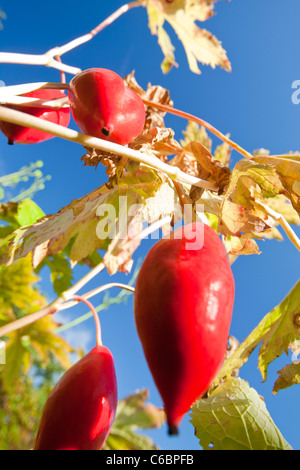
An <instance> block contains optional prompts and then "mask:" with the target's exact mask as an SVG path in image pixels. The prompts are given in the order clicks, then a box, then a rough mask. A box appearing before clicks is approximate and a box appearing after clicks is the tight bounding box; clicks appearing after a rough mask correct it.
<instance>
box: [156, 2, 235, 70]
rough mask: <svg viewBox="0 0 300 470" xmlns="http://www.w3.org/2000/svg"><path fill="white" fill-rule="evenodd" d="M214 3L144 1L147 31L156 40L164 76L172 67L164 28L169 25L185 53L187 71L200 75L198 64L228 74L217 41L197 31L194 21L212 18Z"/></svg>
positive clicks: (169, 41)
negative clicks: (218, 69) (161, 55)
mask: <svg viewBox="0 0 300 470" xmlns="http://www.w3.org/2000/svg"><path fill="white" fill-rule="evenodd" d="M213 9H214V0H198V1H197V2H194V1H192V0H173V1H168V2H165V1H163V0H147V12H148V18H149V28H150V31H151V33H152V34H155V35H157V36H158V42H159V45H160V46H161V48H162V52H163V54H164V56H165V59H164V61H163V64H162V69H163V71H164V72H167V71H169V70H170V68H171V67H172V66H173V65H176V64H175V57H174V46H173V45H172V43H171V40H170V37H169V35H168V34H167V32H166V31H165V29H164V28H163V25H164V23H165V21H166V22H168V23H169V24H170V25H171V26H172V28H173V29H174V31H175V32H176V34H177V36H178V38H179V40H180V41H181V42H182V45H183V47H184V49H185V52H186V56H187V59H188V63H189V67H190V69H191V71H192V72H194V73H197V74H199V73H201V72H200V70H199V67H198V62H201V63H202V64H205V65H210V66H211V67H212V68H215V67H216V66H220V67H222V68H224V69H225V70H227V71H231V65H230V62H229V60H228V58H227V55H226V52H225V50H224V49H223V47H222V45H221V43H220V41H218V40H217V38H216V37H215V36H213V34H211V33H210V32H208V31H207V30H205V29H202V28H199V26H198V25H197V24H196V21H201V22H203V21H206V20H207V19H208V18H210V17H211V16H212V15H213Z"/></svg>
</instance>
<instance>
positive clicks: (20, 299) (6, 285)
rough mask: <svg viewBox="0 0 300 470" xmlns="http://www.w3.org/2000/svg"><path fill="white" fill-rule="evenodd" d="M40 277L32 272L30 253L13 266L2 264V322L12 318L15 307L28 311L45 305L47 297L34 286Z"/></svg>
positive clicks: (0, 271) (0, 297)
mask: <svg viewBox="0 0 300 470" xmlns="http://www.w3.org/2000/svg"><path fill="white" fill-rule="evenodd" d="M37 281H38V277H37V276H36V275H35V274H34V273H33V272H32V265H31V257H30V255H29V256H27V257H26V258H24V259H21V260H19V261H18V263H16V264H14V265H13V266H9V267H7V266H0V312H1V313H0V322H1V321H4V323H5V318H6V316H7V319H9V318H10V319H12V318H13V317H12V316H11V312H12V311H14V309H15V308H17V309H19V310H22V311H24V312H28V311H29V310H32V309H34V308H36V309H37V310H38V309H39V308H42V306H44V305H45V299H44V297H43V296H41V295H40V294H39V292H38V291H37V290H36V289H35V288H34V284H35V283H36V282H37Z"/></svg>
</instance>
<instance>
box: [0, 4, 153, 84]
mask: <svg viewBox="0 0 300 470" xmlns="http://www.w3.org/2000/svg"><path fill="white" fill-rule="evenodd" d="M144 4H145V0H138V1H134V2H131V3H127V4H125V5H123V6H122V7H120V8H119V9H118V10H116V11H115V12H114V13H112V14H111V15H110V16H109V17H108V18H106V19H105V20H104V21H102V22H101V23H100V24H99V25H98V26H96V27H95V28H94V29H92V30H91V31H90V32H89V33H87V34H85V35H83V36H80V37H78V38H76V39H74V40H73V41H71V42H68V43H67V44H65V45H63V46H60V47H54V48H52V49H50V50H49V51H48V52H45V54H17V53H11V52H0V63H1V62H2V63H6V64H27V65H45V66H46V67H52V68H55V69H57V70H60V72H66V73H70V74H72V75H76V74H77V73H79V72H81V69H80V68H78V67H72V66H70V65H66V64H63V63H62V62H61V60H60V56H62V55H63V54H65V53H66V52H69V51H71V50H72V49H75V48H76V47H78V46H80V45H81V44H84V43H86V42H88V41H90V40H91V39H93V37H95V36H96V35H97V34H98V33H100V31H102V30H103V29H104V28H106V26H108V25H110V24H111V23H113V22H114V21H115V20H116V19H117V18H119V17H120V16H121V15H123V13H126V12H127V11H129V10H130V9H131V8H135V7H138V6H141V5H144Z"/></svg>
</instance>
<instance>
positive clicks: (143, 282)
mask: <svg viewBox="0 0 300 470" xmlns="http://www.w3.org/2000/svg"><path fill="white" fill-rule="evenodd" d="M233 303H234V278H233V275H232V272H231V268H230V264H229V261H228V257H227V253H226V251H225V249H224V246H223V244H222V242H221V240H220V238H219V237H218V235H217V234H216V233H215V231H214V230H212V229H211V228H210V227H209V226H208V225H205V224H202V223H200V222H199V223H193V224H189V225H186V226H184V227H183V228H180V229H177V230H175V231H174V232H173V233H172V234H171V237H170V238H169V239H168V238H163V239H162V240H160V241H159V242H157V243H156V244H155V245H154V246H153V247H152V248H151V249H150V251H149V253H148V254H147V256H146V258H145V260H144V262H143V264H142V267H141V269H140V272H139V274H138V277H137V281H136V286H135V294H134V315H135V322H136V327H137V332H138V335H139V337H140V340H141V343H142V346H143V350H144V353H145V357H146V360H147V362H148V365H149V368H150V371H151V373H152V376H153V379H154V381H155V383H156V386H157V388H158V391H159V392H160V395H161V397H162V400H163V403H164V407H165V412H166V416H167V423H168V427H169V434H176V433H177V432H178V426H179V424H180V422H181V420H182V417H183V415H184V414H185V413H186V412H187V411H188V410H189V409H190V407H191V405H192V404H193V402H194V401H195V400H196V399H198V398H199V397H201V396H202V395H203V394H204V393H205V392H206V391H207V389H208V388H209V386H210V384H211V382H212V381H213V379H214V377H215V376H216V374H217V372H218V370H219V368H220V366H221V365H222V362H223V360H224V357H225V353H226V348H227V340H228V334H229V328H230V322H231V316H232V309H233Z"/></svg>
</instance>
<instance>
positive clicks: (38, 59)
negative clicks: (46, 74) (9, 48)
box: [0, 52, 81, 75]
mask: <svg viewBox="0 0 300 470" xmlns="http://www.w3.org/2000/svg"><path fill="white" fill-rule="evenodd" d="M0 63H5V64H24V65H25V64H26V65H45V66H46V67H52V68H54V69H57V70H61V71H62V72H66V73H70V74H72V75H76V74H77V73H79V72H81V69H79V68H78V67H72V66H70V65H66V64H63V63H61V62H58V61H57V60H55V59H53V58H52V57H49V56H48V55H47V54H41V55H39V54H19V53H12V52H0Z"/></svg>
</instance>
